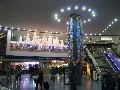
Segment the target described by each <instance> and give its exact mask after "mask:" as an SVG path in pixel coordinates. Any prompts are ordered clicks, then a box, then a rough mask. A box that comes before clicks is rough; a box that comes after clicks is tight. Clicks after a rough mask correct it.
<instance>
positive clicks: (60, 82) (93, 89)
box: [0, 74, 101, 90]
mask: <svg viewBox="0 0 120 90" xmlns="http://www.w3.org/2000/svg"><path fill="white" fill-rule="evenodd" d="M3 78H5V76H0V80H1V79H3ZM44 82H48V83H49V84H50V89H49V90H70V85H64V77H63V76H62V75H57V76H56V82H55V83H53V82H52V81H51V80H50V75H44ZM5 86H7V85H5ZM8 87H9V90H35V83H34V80H33V78H30V76H29V75H28V74H26V75H22V78H21V80H19V81H18V82H15V81H14V76H12V81H11V83H10V84H9V85H8ZM38 90H40V88H39V89H38ZM43 90H44V89H43ZM77 90H101V83H100V82H96V81H93V80H90V79H87V78H85V77H83V78H82V82H81V85H79V86H77Z"/></svg>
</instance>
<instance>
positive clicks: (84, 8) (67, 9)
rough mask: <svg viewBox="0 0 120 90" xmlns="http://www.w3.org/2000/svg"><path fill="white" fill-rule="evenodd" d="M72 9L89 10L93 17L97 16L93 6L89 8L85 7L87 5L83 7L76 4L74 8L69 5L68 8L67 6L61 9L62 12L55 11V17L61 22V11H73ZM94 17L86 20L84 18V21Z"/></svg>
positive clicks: (89, 19)
mask: <svg viewBox="0 0 120 90" xmlns="http://www.w3.org/2000/svg"><path fill="white" fill-rule="evenodd" d="M71 10H75V11H79V10H82V11H87V12H89V13H90V15H92V17H95V16H96V13H95V11H93V10H92V9H91V8H87V7H85V6H83V7H82V8H79V7H78V6H75V7H73V8H72V7H69V6H68V7H67V8H66V9H65V8H62V9H60V12H59V13H55V15H54V19H55V20H56V21H57V22H61V21H62V20H61V19H60V18H61V17H60V14H61V13H64V12H65V11H71ZM92 17H91V18H88V19H86V20H83V21H82V23H86V22H90V21H91V19H92ZM68 23H69V22H67V24H68Z"/></svg>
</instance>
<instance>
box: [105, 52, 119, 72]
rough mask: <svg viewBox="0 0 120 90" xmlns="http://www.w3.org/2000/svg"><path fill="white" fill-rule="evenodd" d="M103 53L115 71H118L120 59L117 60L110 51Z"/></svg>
mask: <svg viewBox="0 0 120 90" xmlns="http://www.w3.org/2000/svg"><path fill="white" fill-rule="evenodd" d="M105 55H106V57H107V58H108V60H109V62H110V63H111V64H112V65H113V67H114V68H115V70H116V72H120V61H118V60H117V58H115V56H114V55H113V54H112V53H111V52H106V53H105Z"/></svg>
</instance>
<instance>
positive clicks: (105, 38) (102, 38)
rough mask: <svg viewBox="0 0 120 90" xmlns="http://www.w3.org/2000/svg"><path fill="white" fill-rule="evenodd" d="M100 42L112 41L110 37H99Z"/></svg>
mask: <svg viewBox="0 0 120 90" xmlns="http://www.w3.org/2000/svg"><path fill="white" fill-rule="evenodd" d="M101 40H112V37H101Z"/></svg>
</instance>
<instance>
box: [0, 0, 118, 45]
mask: <svg viewBox="0 0 120 90" xmlns="http://www.w3.org/2000/svg"><path fill="white" fill-rule="evenodd" d="M76 5H77V6H78V7H83V6H86V7H89V8H91V9H93V10H94V11H95V13H96V17H95V18H94V19H93V20H92V21H90V22H88V23H86V24H84V25H83V27H84V33H85V34H86V35H85V42H87V43H90V42H91V43H94V42H95V41H99V40H100V35H99V34H101V36H111V37H113V40H112V41H108V42H109V43H110V42H117V43H119V42H120V41H119V38H120V12H119V11H120V0H0V25H2V26H4V27H11V28H12V27H14V28H25V29H28V30H29V29H30V30H38V31H39V32H45V31H48V32H52V33H56V32H58V33H61V32H62V33H66V32H67V25H66V24H65V20H67V18H68V16H69V15H70V14H72V13H78V14H80V15H81V18H88V16H89V15H88V13H86V12H82V11H80V10H79V11H77V12H75V11H74V10H71V11H70V12H65V13H64V14H62V15H61V18H62V19H63V20H64V21H61V22H59V23H58V22H56V21H55V20H54V18H53V16H54V14H55V13H56V12H59V11H60V9H61V8H67V7H68V6H70V7H75V6H76ZM115 18H117V19H118V21H117V22H115V23H114V24H113V25H112V26H110V27H109V28H107V27H108V26H109V24H110V23H112V21H114V19H115ZM105 29H107V30H106V31H105V32H103V31H104V30H105ZM23 31H24V30H23ZM90 34H91V35H90Z"/></svg>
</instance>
